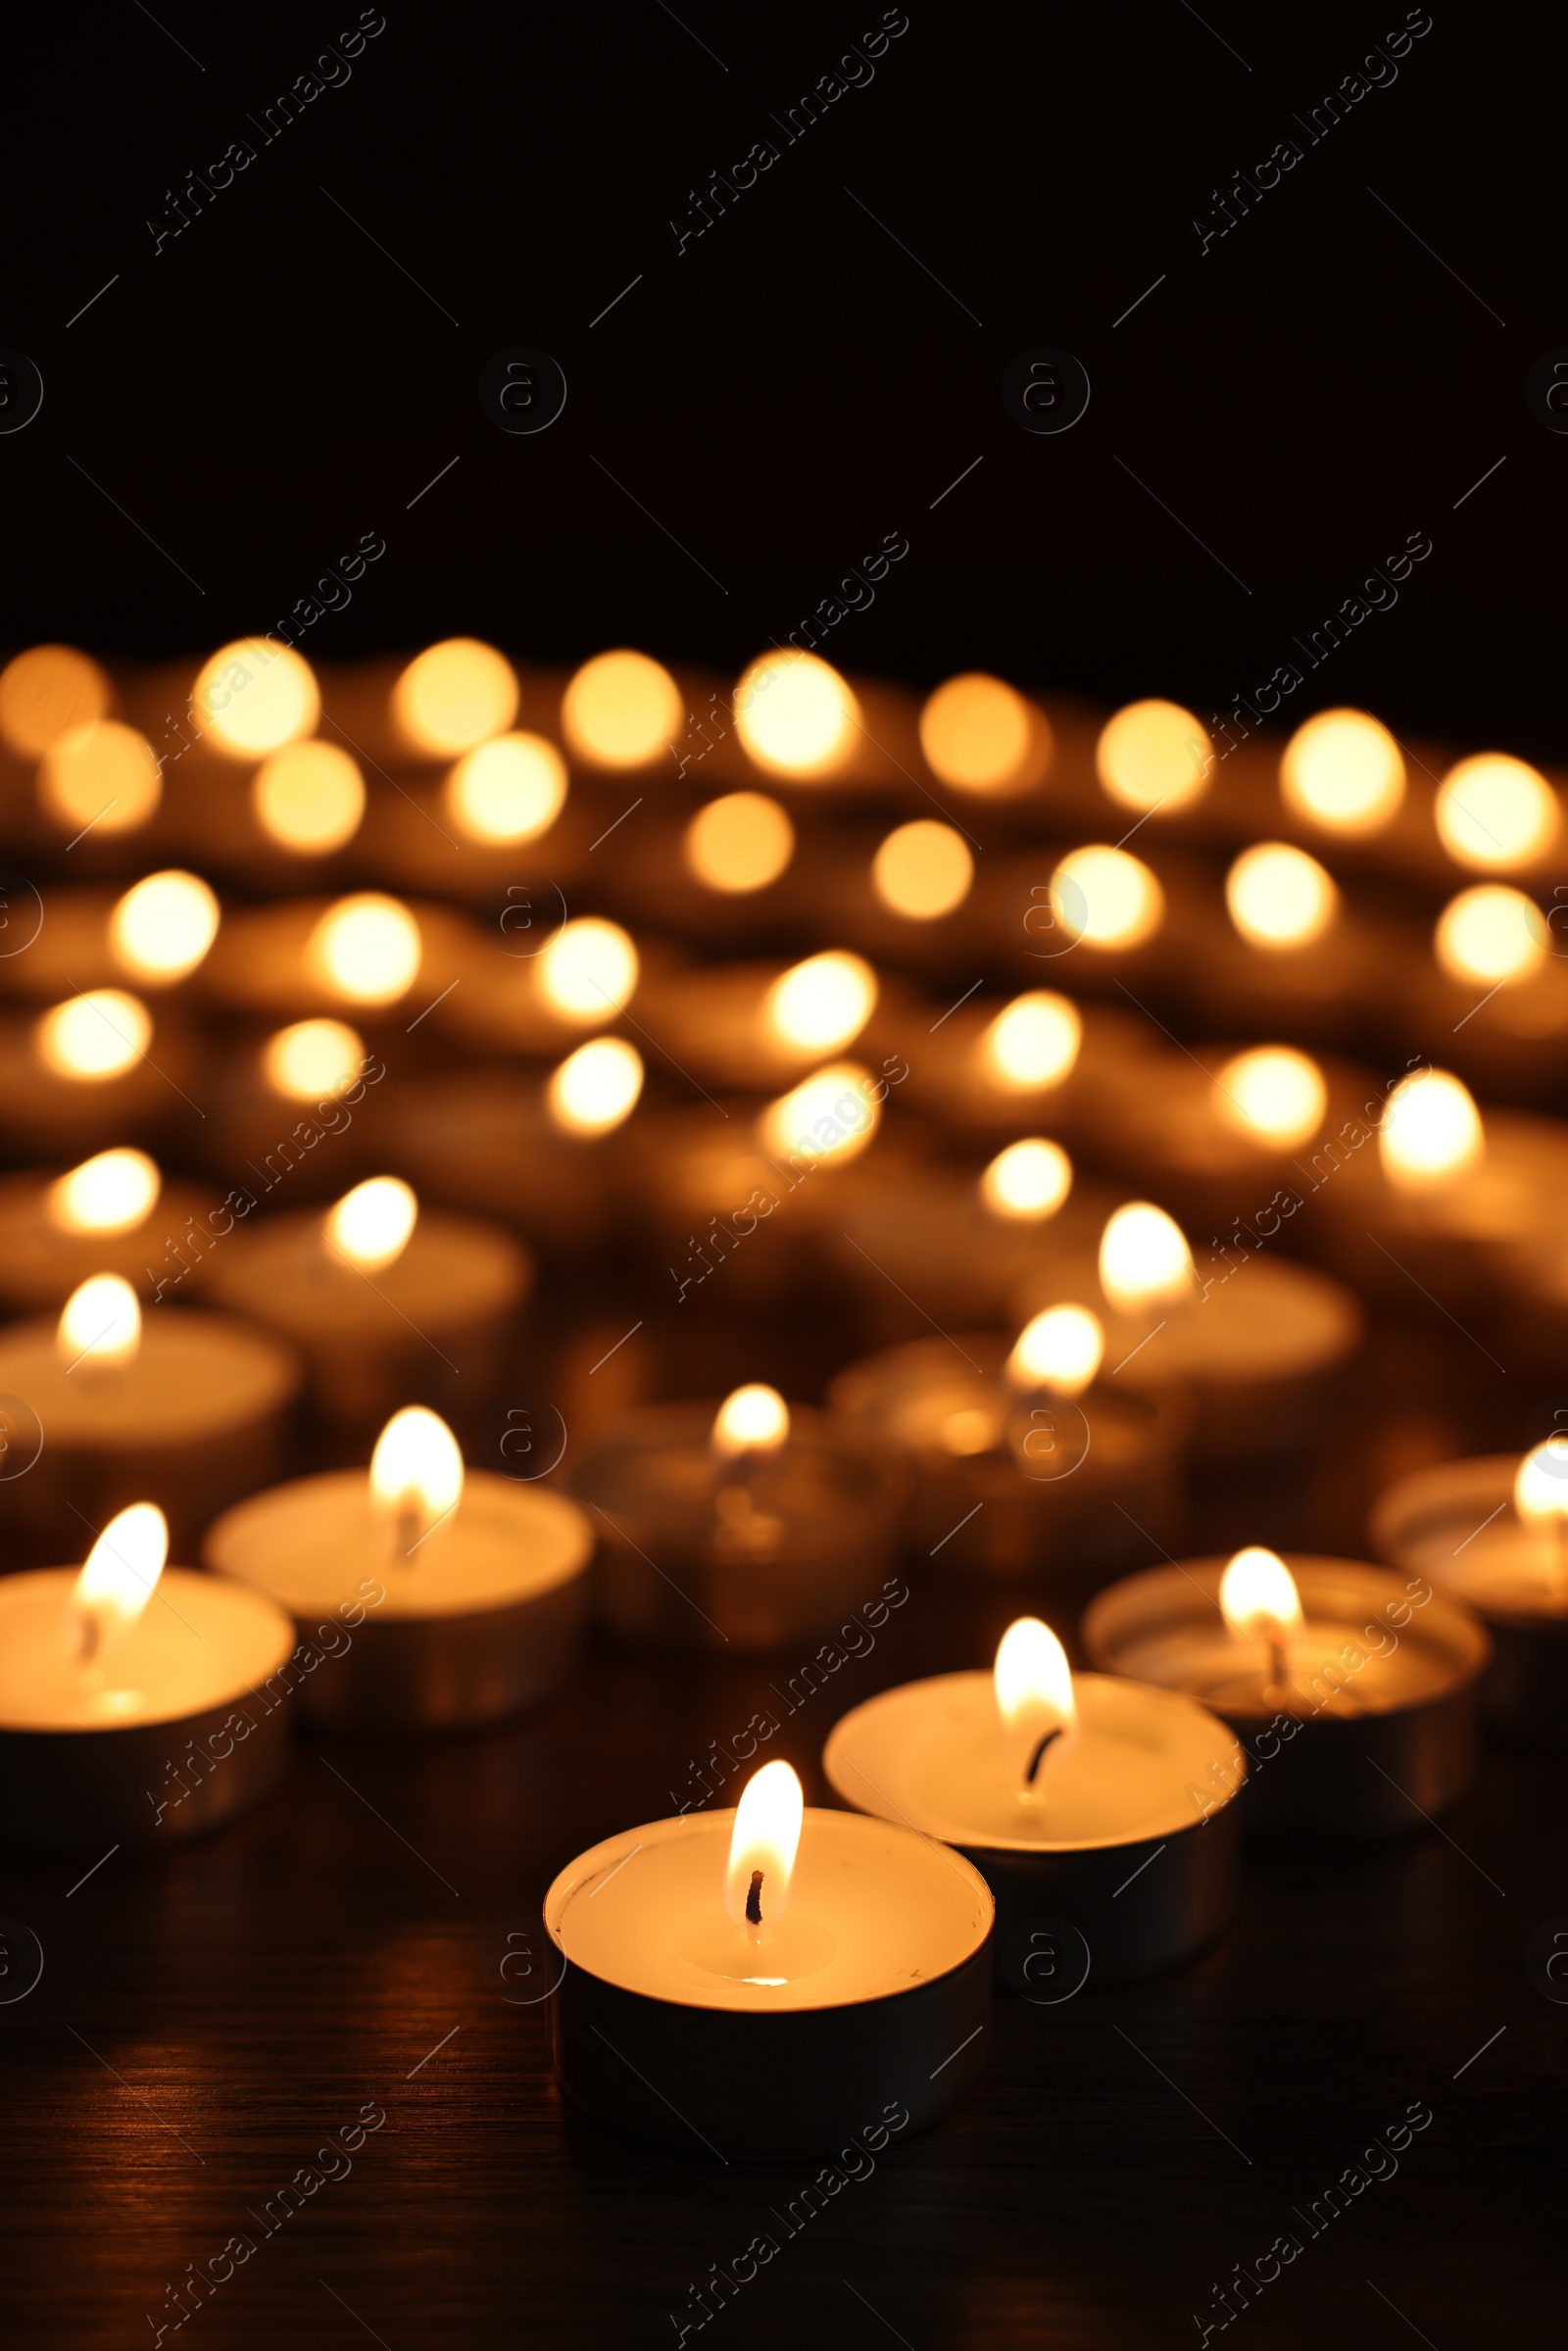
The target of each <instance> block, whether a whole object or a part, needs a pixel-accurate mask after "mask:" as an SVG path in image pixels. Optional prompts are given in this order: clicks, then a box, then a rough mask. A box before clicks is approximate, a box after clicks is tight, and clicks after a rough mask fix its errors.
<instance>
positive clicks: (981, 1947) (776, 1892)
mask: <svg viewBox="0 0 1568 2351" xmlns="http://www.w3.org/2000/svg"><path fill="white" fill-rule="evenodd" d="M993 1916H994V1904H993V1902H992V1899H991V1895H990V1892H989V1890H988V1888H987V1886H986V1884H985V1881H984V1879H983V1878H981V1877H980V1875H979V1873H978V1872H977V1871H975V1870H974V1869H972V1868H971V1867H970V1865H969V1864H968V1863H967V1862H966V1861H964V1860H963V1859H962V1858H961V1857H960V1856H958V1855H956V1854H955V1853H951V1852H946V1851H944V1850H943V1849H942V1848H941V1847H939V1846H937V1845H934V1844H932V1843H931V1842H930V1841H929V1840H928V1839H927V1838H925V1837H918V1836H916V1835H915V1834H914V1833H913V1832H912V1831H911V1830H909V1829H907V1828H905V1827H903V1826H902V1825H898V1824H894V1823H889V1822H886V1821H880V1820H869V1819H866V1818H864V1817H862V1816H861V1815H859V1814H857V1813H844V1812H818V1811H808V1810H806V1809H805V1807H804V1802H803V1797H802V1792H801V1786H800V1782H799V1781H798V1780H797V1779H796V1777H795V1774H794V1772H793V1771H792V1770H791V1769H790V1767H789V1765H788V1764H786V1763H782V1762H778V1763H770V1764H767V1765H765V1766H764V1767H763V1768H762V1770H761V1771H760V1772H758V1773H757V1774H756V1776H755V1777H754V1778H753V1779H752V1780H751V1781H750V1782H749V1783H748V1785H747V1787H746V1788H745V1789H744V1791H743V1793H742V1796H741V1801H740V1804H739V1806H738V1807H737V1808H736V1810H735V1811H733V1812H719V1813H703V1814H694V1815H689V1816H687V1817H684V1818H681V1819H677V1820H666V1821H656V1822H653V1823H651V1824H649V1825H647V1826H645V1827H642V1828H638V1829H630V1830H627V1831H625V1832H624V1833H623V1834H622V1835H620V1836H618V1837H609V1838H607V1839H606V1840H605V1841H604V1842H603V1843H601V1844H598V1845H595V1846H593V1847H592V1848H591V1849H590V1850H589V1851H588V1852H586V1853H583V1854H580V1855H579V1856H578V1858H577V1859H576V1860H575V1861H573V1862H572V1863H571V1864H570V1865H569V1866H568V1867H567V1868H566V1869H564V1871H563V1872H562V1873H561V1875H560V1877H558V1878H557V1879H556V1881H555V1883H554V1885H553V1886H551V1887H550V1890H549V1892H548V1893H547V1895H546V1896H545V1904H544V1922H545V1929H546V1932H547V1934H548V1935H549V1936H550V1938H551V1941H552V1943H553V1945H554V1946H555V1950H556V1952H557V1953H558V1954H559V1956H560V1959H561V1962H562V1973H561V1977H560V1981H559V1983H558V1984H557V1987H556V1990H555V1993H554V1997H553V2000H552V2014H551V2038H552V2044H553V2048H554V2054H555V2060H556V2067H557V2071H558V2073H559V2074H560V2077H561V2081H562V2083H563V2086H564V2088H565V2089H566V2091H567V2092H568V2093H569V2094H570V2095H571V2096H572V2097H573V2098H575V2099H576V2100H577V2102H578V2103H579V2104H580V2105H582V2106H584V2107H586V2108H587V2110H588V2111H589V2113H591V2114H593V2115H595V2116H596V2117H597V2118H598V2119H599V2120H600V2121H601V2122H603V2123H607V2124H609V2125H611V2126H613V2128H615V2129H618V2130H623V2131H630V2132H632V2133H634V2134H635V2135H636V2136H638V2137H641V2138H648V2139H653V2140H655V2141H658V2142H660V2143H662V2144H663V2145H666V2146H673V2147H675V2148H677V2149H678V2150H679V2151H680V2152H681V2153H682V2154H703V2153H706V2154H708V2155H711V2156H716V2157H717V2158H718V2159H719V2160H720V2161H721V2162H724V2163H728V2162H730V2161H731V2160H740V2159H746V2158H752V2159H762V2158H776V2157H779V2156H806V2155H820V2154H824V2153H826V2152H827V2151H828V2150H829V2149H830V2148H832V2147H835V2146H838V2145H840V2144H842V2143H843V2141H844V2139H845V2138H846V2136H849V2135H853V2134H854V2133H856V2132H858V2131H867V2130H868V2129H871V2128H872V2127H874V2126H877V2125H878V2123H879V2121H880V2127H881V2128H882V2129H883V2130H886V2129H888V2128H892V2129H894V2130H905V2129H910V2128H912V2129H915V2130H923V2129H925V2128H927V2127H928V2126H929V2125H930V2124H932V2123H934V2122H936V2121H937V2120H938V2119H939V2118H940V2117H941V2116H942V2115H944V2114H947V2113H948V2112H950V2111H951V2109H952V2108H953V2107H954V2106H955V2105H956V2103H957V2101H958V2100H959V2099H960V2098H961V2097H962V2096H963V2095H964V2094H965V2092H966V2091H967V2090H968V2089H969V2088H970V2087H971V2086H972V2084H973V2082H974V2081H975V2080H976V2078H977V2076H978V2074H979V2072H980V2069H981V2066H982V2065H983V2063H984V2059H985V2052H986V2032H987V2025H988V2022H989V2017H990V1996H991V1954H990V1948H989V1944H990V1934H991V1925H992V1919H993ZM894 2118H896V2119H894ZM873 2143H877V2144H885V2140H874V2141H873Z"/></svg>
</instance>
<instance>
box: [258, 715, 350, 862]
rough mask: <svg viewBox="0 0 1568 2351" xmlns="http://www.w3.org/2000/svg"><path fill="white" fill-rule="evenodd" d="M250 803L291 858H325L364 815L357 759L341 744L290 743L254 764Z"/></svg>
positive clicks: (274, 841)
mask: <svg viewBox="0 0 1568 2351" xmlns="http://www.w3.org/2000/svg"><path fill="white" fill-rule="evenodd" d="M251 807H252V809H253V811H254V814H255V817H256V821H257V823H258V824H259V826H260V827H261V829H262V831H263V833H265V835H266V836H267V839H268V840H269V841H270V842H271V843H272V845H273V846H274V847H275V848H277V849H280V850H282V851H283V852H284V853H285V855H286V856H288V857H330V856H331V855H332V853H333V851H334V850H339V849H342V848H344V847H345V846H346V845H347V844H348V843H349V842H350V841H352V840H353V838H354V836H355V834H356V833H357V832H358V831H359V829H360V824H361V821H362V819H363V817H364V815H365V778H364V776H363V775H362V774H361V773H360V763H359V761H358V760H357V759H354V758H353V757H352V756H351V754H350V753H348V752H346V751H344V750H343V748H342V746H341V745H340V744H336V743H322V742H318V741H312V742H309V743H290V744H288V745H287V746H286V747H285V748H284V749H283V750H282V751H274V752H273V753H272V755H271V757H270V759H264V760H263V762H262V764H261V766H260V767H258V768H257V770H256V774H255V777H254V778H253V780H252V783H251Z"/></svg>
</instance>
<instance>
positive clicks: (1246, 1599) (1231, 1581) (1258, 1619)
mask: <svg viewBox="0 0 1568 2351" xmlns="http://www.w3.org/2000/svg"><path fill="white" fill-rule="evenodd" d="M1219 1606H1220V1614H1221V1615H1222V1616H1223V1617H1224V1619H1225V1622H1226V1624H1227V1625H1228V1626H1229V1627H1230V1629H1231V1631H1232V1632H1233V1633H1235V1634H1237V1635H1239V1636H1240V1637H1241V1638H1242V1639H1243V1640H1246V1639H1248V1638H1249V1637H1252V1638H1254V1639H1255V1638H1256V1636H1257V1635H1258V1634H1259V1633H1260V1632H1261V1631H1262V1630H1263V1629H1264V1628H1265V1627H1269V1626H1277V1627H1278V1628H1279V1629H1280V1630H1281V1631H1283V1632H1293V1631H1295V1630H1296V1629H1297V1628H1298V1627H1299V1626H1300V1624H1301V1623H1302V1622H1303V1619H1302V1616H1301V1595H1300V1593H1299V1592H1298V1591H1297V1589H1296V1578H1295V1577H1294V1576H1293V1575H1292V1573H1291V1571H1290V1569H1289V1568H1288V1567H1287V1566H1286V1564H1285V1562H1284V1560H1283V1559H1281V1558H1280V1557H1279V1555H1278V1553H1277V1552H1274V1551H1266V1550H1264V1548H1263V1547H1262V1545H1261V1543H1249V1544H1248V1546H1247V1548H1246V1549H1245V1550H1241V1551H1238V1552H1237V1554H1236V1556H1235V1558H1234V1559H1233V1560H1232V1561H1231V1563H1230V1565H1229V1566H1228V1567H1227V1568H1226V1570H1225V1573H1224V1574H1223V1575H1222V1576H1221V1578H1220V1580H1219Z"/></svg>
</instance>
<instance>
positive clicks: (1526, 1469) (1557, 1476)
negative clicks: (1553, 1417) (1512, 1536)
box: [1513, 1430, 1568, 1526]
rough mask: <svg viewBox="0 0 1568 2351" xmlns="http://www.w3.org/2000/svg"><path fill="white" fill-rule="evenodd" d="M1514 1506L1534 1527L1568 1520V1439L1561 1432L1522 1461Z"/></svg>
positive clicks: (1516, 1482) (1514, 1490) (1537, 1447)
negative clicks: (1553, 1521)
mask: <svg viewBox="0 0 1568 2351" xmlns="http://www.w3.org/2000/svg"><path fill="white" fill-rule="evenodd" d="M1513 1506H1514V1509H1515V1510H1516V1512H1517V1513H1518V1515H1519V1516H1520V1518H1522V1519H1524V1520H1526V1521H1527V1522H1528V1523H1529V1524H1531V1525H1532V1526H1544V1525H1545V1524H1546V1523H1547V1522H1548V1521H1549V1520H1551V1519H1557V1520H1559V1521H1561V1520H1563V1519H1568V1436H1565V1435H1564V1434H1563V1432H1562V1431H1561V1430H1559V1431H1557V1433H1556V1434H1555V1435H1554V1436H1551V1437H1548V1438H1547V1439H1546V1441H1545V1443H1544V1445H1536V1446H1535V1447H1534V1448H1533V1450H1531V1451H1530V1452H1528V1453H1526V1455H1525V1457H1524V1459H1523V1460H1522V1461H1521V1462H1520V1464H1519V1474H1518V1476H1517V1477H1516V1478H1515V1479H1514V1482H1513Z"/></svg>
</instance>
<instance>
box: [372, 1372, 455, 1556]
mask: <svg viewBox="0 0 1568 2351" xmlns="http://www.w3.org/2000/svg"><path fill="white" fill-rule="evenodd" d="M462 1499H463V1455H462V1454H461V1453H460V1452H459V1450H458V1441H457V1439H456V1438H455V1437H454V1436H453V1434H452V1431H451V1430H450V1429H449V1428H448V1427H447V1424H446V1422H445V1421H444V1420H443V1419H442V1418H441V1416H440V1414H439V1413H436V1412H430V1411H427V1410H426V1408H425V1406H424V1405H423V1404H405V1405H404V1407H403V1409H402V1411H401V1412H394V1413H393V1415H392V1418H391V1419H390V1420H389V1421H388V1422H387V1424H386V1427H385V1428H384V1429H383V1430H382V1431H381V1434H380V1436H379V1437H378V1438H377V1439H376V1441H375V1450H374V1452H373V1453H372V1454H371V1455H370V1506H371V1508H372V1509H373V1510H374V1512H375V1514H376V1516H377V1517H378V1518H383V1519H386V1520H389V1521H390V1522H391V1525H392V1529H393V1539H394V1543H395V1545H396V1548H397V1549H398V1550H399V1551H400V1552H401V1553H402V1555H403V1556H404V1557H405V1558H407V1557H408V1556H409V1555H410V1553H411V1552H412V1551H413V1550H414V1549H415V1548H416V1546H417V1544H419V1543H422V1542H423V1541H424V1538H425V1537H426V1536H427V1535H428V1534H430V1533H432V1532H433V1530H434V1529H435V1528H436V1527H438V1526H439V1525H440V1524H441V1523H442V1521H443V1520H446V1519H450V1518H451V1516H452V1514H453V1512H454V1511H455V1510H456V1509H457V1506H458V1504H459V1503H460V1502H461V1501H462Z"/></svg>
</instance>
